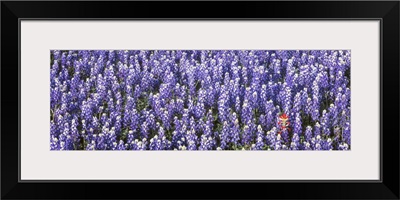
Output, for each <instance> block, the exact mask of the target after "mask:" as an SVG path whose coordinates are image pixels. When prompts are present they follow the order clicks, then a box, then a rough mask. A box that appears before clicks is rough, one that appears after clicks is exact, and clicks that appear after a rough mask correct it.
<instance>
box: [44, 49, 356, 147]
mask: <svg viewBox="0 0 400 200" xmlns="http://www.w3.org/2000/svg"><path fill="white" fill-rule="evenodd" d="M350 65H351V51H350V50H51V51H50V150H56V151H57V150H87V151H89V150H96V151H97V150H171V151H180V150H198V151H202V150H213V151H214V150H215V151H216V150H258V151H268V150H288V151H294V150H325V151H329V150H350V149H351V131H350V121H351V120H350V112H351V107H350V105H351V98H350V93H351V92H350V91H351V87H350Z"/></svg>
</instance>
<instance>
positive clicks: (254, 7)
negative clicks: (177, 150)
mask: <svg viewBox="0 0 400 200" xmlns="http://www.w3.org/2000/svg"><path fill="white" fill-rule="evenodd" d="M399 8H400V3H399V2H398V1H352V2H346V1H304V2H301V1H293V2H291V1H280V2H278V1H254V2H239V1H231V2H228V1H219V2H211V1H203V2H182V1H172V2H166V1H160V2H155V1H147V2H138V1H116V2H106V1H86V2H81V1H70V2H65V1H59V2H56V1H26V2H25V1H2V2H1V50H2V51H1V79H2V80H1V84H2V87H1V89H2V92H1V94H2V98H1V100H2V101H1V102H2V103H1V108H2V109H1V110H2V115H1V198H2V199H86V198H88V199H131V198H132V199H133V198H134V199H171V198H172V199H189V198H196V199H203V198H218V199H222V198H224V199H254V198H258V199H399V133H400V132H399V66H400V65H399V24H400V23H399ZM21 19H73V20H79V19H93V20H96V19H107V20H110V19H111V20H116V19H119V20H124V19H136V20H143V19H145V20H152V19H165V20H199V19H201V20H215V19H224V20H232V19H235V20H268V19H279V20H286V19H292V20H293V19H306V20H320V19H325V20H326V19H328V20H329V19H332V20H349V19H356V20H364V19H379V20H381V27H380V28H381V35H380V36H381V53H380V54H381V55H380V58H381V69H380V71H381V74H380V75H381V85H380V89H381V91H380V94H381V97H380V98H381V99H380V100H381V101H380V102H381V105H380V108H381V110H380V112H381V118H380V126H381V159H380V160H381V180H380V181H362V180H357V181H329V182H326V181H140V182H132V181H106V182H99V181H52V182H50V181H47V182H38V181H23V182H22V181H20V176H19V148H20V144H19V137H18V136H19V133H20V130H21V127H20V112H21V109H20V98H21V96H20V81H21V80H20V68H19V67H20V66H19V63H20V60H19V52H20V40H19V35H20V33H19V31H20V30H19V25H20V20H21ZM294 34H295V33H294ZM17 74H18V76H17ZM16 77H18V78H16ZM17 80H18V83H16V82H17ZM14 109H15V110H14ZM17 127H18V128H17ZM366 156H368V155H366ZM299 164H300V163H299Z"/></svg>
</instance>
